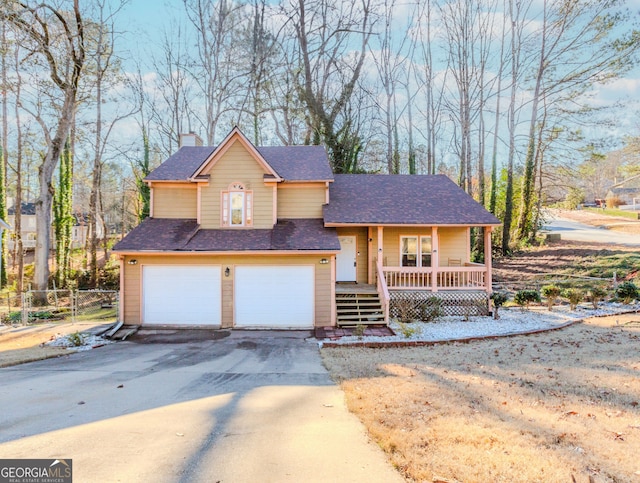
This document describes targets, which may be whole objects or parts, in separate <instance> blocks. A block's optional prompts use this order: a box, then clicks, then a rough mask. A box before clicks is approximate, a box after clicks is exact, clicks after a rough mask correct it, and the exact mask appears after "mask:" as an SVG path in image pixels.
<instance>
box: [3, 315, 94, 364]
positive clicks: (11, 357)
mask: <svg viewBox="0 0 640 483" xmlns="http://www.w3.org/2000/svg"><path fill="white" fill-rule="evenodd" d="M101 325H105V322H104V321H98V322H76V323H75V324H72V323H63V324H60V323H58V324H56V323H45V324H32V325H27V326H21V325H18V326H16V327H11V326H0V367H7V366H13V365H16V364H21V363H24V362H32V361H39V360H42V359H49V358H51V357H60V356H64V355H67V354H69V353H70V352H71V351H70V350H68V349H64V348H60V347H48V346H45V345H44V344H45V343H46V342H49V341H50V340H53V339H55V338H56V337H57V336H58V335H66V334H73V333H74V332H83V331H86V330H90V329H93V328H94V327H98V326H101Z"/></svg>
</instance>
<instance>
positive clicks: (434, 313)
mask: <svg viewBox="0 0 640 483" xmlns="http://www.w3.org/2000/svg"><path fill="white" fill-rule="evenodd" d="M441 315H442V300H441V299H439V298H438V297H429V298H428V299H427V300H426V301H425V302H424V303H423V304H422V305H421V306H420V320H421V321H423V322H433V321H434V320H435V319H437V318H438V317H440V316H441Z"/></svg>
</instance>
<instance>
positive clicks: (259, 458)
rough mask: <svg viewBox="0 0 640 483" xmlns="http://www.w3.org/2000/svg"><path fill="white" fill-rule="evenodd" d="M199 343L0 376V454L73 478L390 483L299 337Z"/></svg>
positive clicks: (118, 351)
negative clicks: (67, 463)
mask: <svg viewBox="0 0 640 483" xmlns="http://www.w3.org/2000/svg"><path fill="white" fill-rule="evenodd" d="M206 334H207V337H208V338H209V340H196V339H194V338H193V337H192V341H185V338H186V337H189V336H188V333H184V334H180V335H179V337H178V340H179V342H178V343H176V342H175V341H174V340H173V339H174V337H175V336H174V335H171V334H164V335H163V334H162V333H161V334H156V335H153V334H152V335H148V336H147V337H146V340H145V338H144V337H142V338H141V339H140V340H139V341H138V342H121V343H118V344H113V345H110V346H106V347H101V348H98V349H95V350H91V351H88V352H83V353H76V354H72V355H70V356H66V357H63V358H59V359H50V360H46V361H41V362H34V363H30V364H24V365H21V366H15V367H9V368H5V369H0V380H1V381H2V390H1V391H0V405H1V406H0V407H1V409H0V455H1V457H2V458H71V459H73V471H74V481H78V482H83V481H100V482H116V481H121V482H216V481H220V482H249V481H274V482H276V481H277V482H280V481H319V482H320V481H340V482H347V481H353V482H360V481H362V482H375V481H381V482H382V481H384V482H392V481H403V480H402V478H401V477H400V476H399V474H398V473H397V472H396V471H395V470H394V469H393V468H392V467H391V466H390V465H389V464H388V463H387V461H386V458H385V456H384V454H383V453H382V451H381V450H380V449H379V448H378V447H377V446H376V445H375V443H372V442H370V441H369V440H368V438H367V436H366V435H365V432H364V427H363V426H362V425H361V424H360V422H359V421H358V420H357V418H356V417H355V416H353V415H352V414H350V413H349V412H348V411H347V409H346V407H345V404H344V395H343V393H342V392H341V391H340V390H339V389H338V387H337V386H336V385H335V384H333V382H332V381H331V380H330V378H329V375H328V373H327V371H326V370H325V369H324V367H323V366H322V364H321V361H320V357H319V353H318V349H317V347H316V346H315V345H314V344H311V343H309V342H306V341H305V340H304V337H305V336H308V335H309V334H308V333H300V332H240V331H236V332H225V331H222V332H220V331H217V332H211V331H207V332H206ZM216 339H217V340H216Z"/></svg>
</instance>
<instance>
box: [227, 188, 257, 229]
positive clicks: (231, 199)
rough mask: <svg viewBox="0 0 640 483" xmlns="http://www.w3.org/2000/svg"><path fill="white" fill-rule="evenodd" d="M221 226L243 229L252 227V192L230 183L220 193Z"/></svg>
mask: <svg viewBox="0 0 640 483" xmlns="http://www.w3.org/2000/svg"><path fill="white" fill-rule="evenodd" d="M221 204H222V209H221V217H222V226H225V227H243V226H251V225H253V192H252V191H249V190H246V189H245V186H244V185H243V184H242V183H231V185H229V188H228V189H227V190H226V191H223V192H222V203H221Z"/></svg>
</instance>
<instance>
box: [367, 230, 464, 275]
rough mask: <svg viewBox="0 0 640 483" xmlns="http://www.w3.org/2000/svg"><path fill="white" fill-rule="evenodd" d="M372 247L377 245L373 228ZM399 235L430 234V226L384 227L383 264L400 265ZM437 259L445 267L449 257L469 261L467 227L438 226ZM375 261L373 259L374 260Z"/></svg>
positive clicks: (376, 232)
mask: <svg viewBox="0 0 640 483" xmlns="http://www.w3.org/2000/svg"><path fill="white" fill-rule="evenodd" d="M372 231H373V233H372V238H373V243H372V247H373V249H375V248H376V247H377V246H378V230H377V228H376V227H374V228H373V230H372ZM401 236H431V227H430V226H427V227H424V228H415V227H407V228H402V227H384V232H383V237H382V238H383V257H384V258H383V264H384V265H385V266H388V267H399V266H400V237H401ZM438 241H439V248H440V249H439V255H440V256H439V259H440V264H439V266H441V267H446V266H447V265H448V263H449V258H459V259H460V260H461V262H462V263H465V262H468V261H469V237H468V228H467V227H460V228H458V227H440V228H438ZM374 263H375V261H374Z"/></svg>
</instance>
